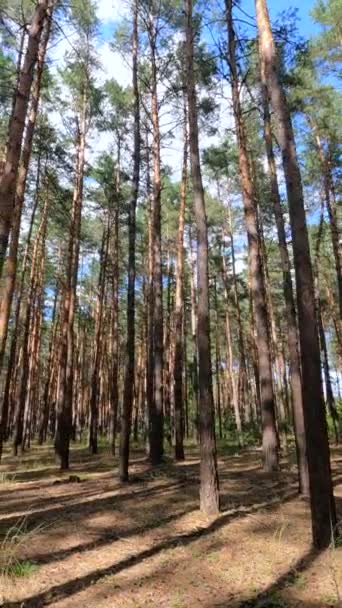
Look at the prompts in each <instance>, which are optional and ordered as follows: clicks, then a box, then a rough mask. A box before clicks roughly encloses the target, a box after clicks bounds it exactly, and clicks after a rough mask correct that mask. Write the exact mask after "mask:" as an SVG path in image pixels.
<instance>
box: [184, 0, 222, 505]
mask: <svg viewBox="0 0 342 608" xmlns="http://www.w3.org/2000/svg"><path fill="white" fill-rule="evenodd" d="M184 12H185V20H186V21H185V28H186V62H187V63H186V66H187V70H186V79H187V96H188V112H189V148H190V166H191V179H192V187H193V197H194V214H195V220H196V227H197V287H198V308H197V313H198V329H197V340H198V357H199V376H198V379H199V434H200V455H201V463H200V508H201V511H202V512H203V513H205V514H206V515H216V514H217V513H218V512H219V482H218V475H217V463H216V442H215V421H214V404H213V395H212V383H211V356H210V323H209V280H208V234H207V218H206V211H205V202H204V191H203V184H202V175H201V167H200V154H199V145H198V119H197V100H196V86H195V75H194V43H193V17H192V0H184Z"/></svg>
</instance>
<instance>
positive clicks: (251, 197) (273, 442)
mask: <svg viewBox="0 0 342 608" xmlns="http://www.w3.org/2000/svg"><path fill="white" fill-rule="evenodd" d="M225 1H226V20H227V29H228V63H229V66H230V72H231V84H232V98H233V113H234V119H235V126H236V133H237V140H238V149H239V171H240V180H241V189H242V197H243V204H244V213H245V223H246V229H247V237H248V259H249V265H250V284H251V294H252V299H253V309H254V314H255V323H256V330H257V333H256V342H257V352H258V366H259V382H260V400H261V403H260V404H261V421H262V449H263V463H264V470H265V471H269V472H271V471H274V470H276V469H278V464H279V462H278V443H279V442H278V436H277V430H276V424H275V400H274V392H273V381H272V363H271V350H270V335H269V325H268V315H267V304H266V291H265V279H264V274H263V268H262V256H261V248H260V235H259V230H258V219H257V202H256V196H255V189H254V185H253V182H252V174H251V167H250V163H249V159H248V151H247V141H246V131H245V126H244V123H243V119H242V111H241V102H240V91H239V78H238V70H237V63H236V43H235V32H234V27H233V17H232V6H233V3H232V0H225Z"/></svg>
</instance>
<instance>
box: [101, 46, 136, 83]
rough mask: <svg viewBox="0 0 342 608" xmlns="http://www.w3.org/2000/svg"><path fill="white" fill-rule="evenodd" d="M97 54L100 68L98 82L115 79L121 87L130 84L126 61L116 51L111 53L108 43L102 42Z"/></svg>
mask: <svg viewBox="0 0 342 608" xmlns="http://www.w3.org/2000/svg"><path fill="white" fill-rule="evenodd" d="M97 52H98V55H99V59H100V63H101V66H102V70H101V71H100V73H99V76H98V77H99V81H101V82H103V81H104V80H108V79H109V78H115V80H117V82H118V83H119V84H120V85H121V86H123V87H126V86H128V85H130V84H131V82H132V72H131V68H130V66H129V64H128V62H127V60H126V59H125V58H124V57H122V55H120V53H118V52H117V51H113V50H112V49H111V47H110V44H109V42H104V43H103V44H102V45H101V46H100V47H98V49H97Z"/></svg>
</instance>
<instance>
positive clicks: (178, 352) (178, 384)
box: [173, 94, 188, 460]
mask: <svg viewBox="0 0 342 608" xmlns="http://www.w3.org/2000/svg"><path fill="white" fill-rule="evenodd" d="M183 105H184V111H183V120H184V128H183V168H182V181H181V185H180V193H179V216H178V234H177V264H176V295H175V313H174V314H175V358H174V366H173V379H174V410H175V458H176V460H184V445H183V436H184V395H183V360H184V351H183V322H184V318H183V315H184V225H185V207H186V192H187V183H188V130H187V121H188V113H187V107H186V100H185V94H184V101H183Z"/></svg>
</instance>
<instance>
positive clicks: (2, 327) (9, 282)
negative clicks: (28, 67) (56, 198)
mask: <svg viewBox="0 0 342 608" xmlns="http://www.w3.org/2000/svg"><path fill="white" fill-rule="evenodd" d="M50 29H51V13H49V14H48V18H47V20H46V24H45V27H44V31H43V35H42V38H41V41H40V44H39V49H38V62H37V69H36V74H35V78H34V82H33V85H32V91H31V105H30V112H29V117H28V122H27V125H26V129H25V139H24V144H23V149H22V152H21V159H20V167H19V170H18V176H17V183H16V189H15V196H14V211H13V219H12V231H11V239H10V245H9V252H8V257H7V259H6V263H5V267H4V276H3V277H2V281H1V283H0V302H1V305H0V371H1V369H2V362H3V356H4V352H5V347H6V340H7V332H8V322H9V318H10V312H11V306H12V300H13V293H14V289H15V282H16V275H17V256H18V245H19V236H20V227H21V216H22V210H23V204H24V195H25V188H26V180H27V174H28V169H29V164H30V157H31V149H32V140H33V134H34V129H35V125H36V120H37V113H38V105H39V98H40V88H41V80H42V75H43V68H44V61H45V54H46V48H47V43H48V40H49V35H50Z"/></svg>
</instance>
